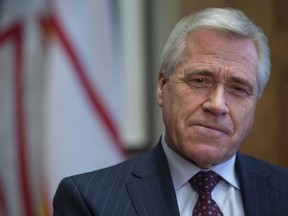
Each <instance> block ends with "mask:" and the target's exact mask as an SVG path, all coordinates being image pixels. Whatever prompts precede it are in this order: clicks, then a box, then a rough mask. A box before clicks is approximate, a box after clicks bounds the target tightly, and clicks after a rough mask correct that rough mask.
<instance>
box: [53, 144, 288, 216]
mask: <svg viewBox="0 0 288 216" xmlns="http://www.w3.org/2000/svg"><path fill="white" fill-rule="evenodd" d="M236 169H237V174H238V177H239V180H240V187H241V194H242V199H243V205H244V211H245V215H247V216H249V215H253V216H254V215H255V216H265V215H267V216H277V215H278V216H285V215H287V216H288V170H287V169H284V168H279V167H276V166H273V165H271V164H268V163H266V162H264V161H260V160H257V159H255V158H252V157H248V156H244V155H242V154H240V153H238V154H237V159H236ZM53 206H54V214H53V215H54V216H67V215H70V216H72V215H73V216H74V215H75V216H76V215H77V216H88V215H94V216H95V215H97V216H100V215H102V216H112V215H121V216H123V215H127V216H133V215H141V216H143V215H147V216H155V215H162V216H168V215H173V216H177V215H179V211H178V205H177V200H176V195H175V192H174V188H173V183H172V179H171V175H170V172H169V168H168V164H167V160H166V156H165V153H164V151H163V148H162V145H161V144H158V145H157V146H156V147H155V148H153V149H151V150H150V151H148V152H147V153H145V154H144V155H142V156H137V157H135V158H133V159H130V160H127V161H125V162H123V163H120V164H118V165H116V166H112V167H110V168H105V169H102V170H98V171H94V172H90V173H86V174H80V175H76V176H72V177H68V178H65V179H63V180H62V182H61V183H60V185H59V187H58V189H57V192H56V194H55V197H54V200H53Z"/></svg>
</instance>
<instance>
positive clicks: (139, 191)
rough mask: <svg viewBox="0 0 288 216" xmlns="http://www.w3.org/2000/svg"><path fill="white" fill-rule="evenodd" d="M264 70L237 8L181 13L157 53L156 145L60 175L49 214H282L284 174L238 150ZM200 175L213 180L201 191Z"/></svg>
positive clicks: (258, 46)
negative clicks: (159, 117)
mask: <svg viewBox="0 0 288 216" xmlns="http://www.w3.org/2000/svg"><path fill="white" fill-rule="evenodd" d="M269 74H270V56H269V47H268V43H267V40H266V37H265V36H264V34H263V33H262V31H261V30H260V29H259V28H258V27H256V26H255V25H254V24H253V23H252V22H251V21H249V20H248V18H247V17H246V16H245V15H243V13H241V12H240V11H238V10H234V9H206V10H203V11H200V12H197V13H195V14H192V15H190V16H187V17H185V18H183V19H182V20H181V21H180V22H179V23H178V24H177V25H176V27H175V28H174V30H173V31H172V33H171V35H170V37H169V39H168V41H167V43H166V46H165V47H164V51H163V53H162V60H161V68H160V72H159V75H158V82H157V92H156V95H157V101H158V104H159V106H160V107H161V108H162V113H163V119H164V123H165V131H164V132H163V135H162V137H161V139H160V141H159V143H158V145H157V146H156V147H155V148H153V149H151V150H150V151H148V152H147V153H145V154H143V155H142V156H138V157H135V158H132V159H130V160H127V161H125V162H123V163H121V164H119V165H116V166H113V167H110V168H106V169H102V170H99V171H95V172H91V173H86V174H81V175H77V176H73V177H68V178H65V179H64V180H63V181H62V182H61V184H60V185H59V188H58V190H57V192H56V195H55V198H54V203H53V204H54V215H57V216H58V215H59V216H60V215H61V216H65V215H105V216H107V215H109V216H110V215H129V216H130V215H149V216H152V215H173V216H177V215H190V216H191V215H192V214H193V215H201V214H202V215H205V214H207V215H233V216H235V215H259V216H262V215H273V216H275V215H278V216H280V215H281V216H283V215H288V205H287V203H288V170H287V169H285V168H280V167H276V166H274V165H270V164H268V163H266V162H264V161H260V160H257V159H255V158H252V157H249V156H245V155H243V154H241V153H239V152H238V149H239V146H240V144H241V143H242V142H243V140H244V139H245V138H246V137H247V135H248V134H249V132H250V130H251V128H252V125H253V120H254V113H255V108H256V104H257V100H258V99H259V98H260V96H261V94H262V92H263V90H264V87H265V85H266V83H267V81H268V79H269ZM200 171H205V172H200ZM206 171H213V172H209V175H210V174H211V176H212V178H214V180H215V179H217V182H216V181H214V182H215V185H216V186H214V185H213V186H212V187H214V189H213V188H211V190H212V191H209V192H208V191H205V192H200V189H198V188H197V187H196V186H195V185H193V183H192V182H197V181H198V180H199V179H200V180H199V181H200V183H199V182H198V183H197V184H199V185H202V177H201V176H202V174H203V175H206V173H207V172H206ZM199 172H200V173H201V175H198V174H197V173H199ZM193 176H195V177H193ZM196 176H197V177H196ZM199 176H200V177H199ZM192 177H193V178H192ZM209 178H210V177H209ZM191 179H192V180H191ZM195 179H196V180H195ZM207 179H208V177H207V178H206V177H205V181H208V180H207ZM203 181H204V180H203ZM209 182H210V179H209ZM205 187H207V186H205ZM199 194H201V195H199ZM203 194H204V195H203ZM206 195H207V197H208V199H207V200H206V198H205V199H202V200H201V198H203V197H206ZM205 200H206V201H205ZM212 202H213V204H214V203H215V204H214V206H212V207H211V206H208V205H210V203H212ZM199 207H201V208H199ZM208 208H209V211H207V212H206V213H205V212H204V213H202V210H203V211H206V210H207V209H208ZM212 209H213V210H212ZM200 211H201V212H200ZM215 212H217V213H215Z"/></svg>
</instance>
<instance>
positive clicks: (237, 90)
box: [228, 85, 251, 97]
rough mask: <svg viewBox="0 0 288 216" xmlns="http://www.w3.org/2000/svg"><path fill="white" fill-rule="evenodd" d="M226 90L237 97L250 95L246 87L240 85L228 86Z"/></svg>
mask: <svg viewBox="0 0 288 216" xmlns="http://www.w3.org/2000/svg"><path fill="white" fill-rule="evenodd" d="M228 90H229V92H230V93H232V94H234V95H236V96H239V97H247V96H249V95H251V93H250V92H249V91H248V90H247V88H245V87H244V86H240V85H232V86H230V87H229V88H228Z"/></svg>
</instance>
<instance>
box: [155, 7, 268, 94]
mask: <svg viewBox="0 0 288 216" xmlns="http://www.w3.org/2000/svg"><path fill="white" fill-rule="evenodd" d="M200 28H201V29H203V28H211V29H217V30H221V31H228V32H232V33H233V34H235V35H236V36H240V37H243V38H248V39H251V40H252V41H253V42H254V44H255V47H256V50H257V53H258V68H257V69H258V79H257V80H258V97H260V96H261V94H262V92H263V90H264V88H265V85H266V84H267V82H268V79H269V76H270V50H269V46H268V40H267V38H266V36H265V35H264V33H263V31H262V30H261V28H260V27H258V26H256V25H255V24H254V23H252V21H250V20H249V19H248V17H247V16H246V15H245V14H244V13H243V12H242V11H240V10H237V9H232V8H208V9H204V10H202V11H199V12H196V13H192V14H190V15H188V16H187V17H184V18H182V19H181V20H180V21H179V22H178V23H177V24H176V26H175V27H174V29H173V30H172V32H171V34H170V37H169V38H168V40H167V42H166V45H165V47H164V49H163V52H162V55H161V62H160V68H161V70H162V71H164V73H165V75H166V76H169V75H170V74H172V73H173V72H174V70H175V68H176V67H177V65H178V64H179V63H180V61H181V59H182V57H183V56H184V54H185V48H186V38H187V36H188V35H189V33H190V32H192V31H194V30H197V29H200Z"/></svg>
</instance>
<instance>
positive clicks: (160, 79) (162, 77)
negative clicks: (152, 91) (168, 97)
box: [156, 70, 167, 107]
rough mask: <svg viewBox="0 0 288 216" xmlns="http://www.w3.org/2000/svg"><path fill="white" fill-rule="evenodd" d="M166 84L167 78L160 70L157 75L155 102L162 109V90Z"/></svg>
mask: <svg viewBox="0 0 288 216" xmlns="http://www.w3.org/2000/svg"><path fill="white" fill-rule="evenodd" d="M166 82H167V78H166V76H165V74H164V72H163V71H162V70H161V71H160V72H159V74H158V79H157V89H156V97H157V102H158V105H159V106H160V107H162V104H163V88H164V86H165V84H166Z"/></svg>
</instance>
